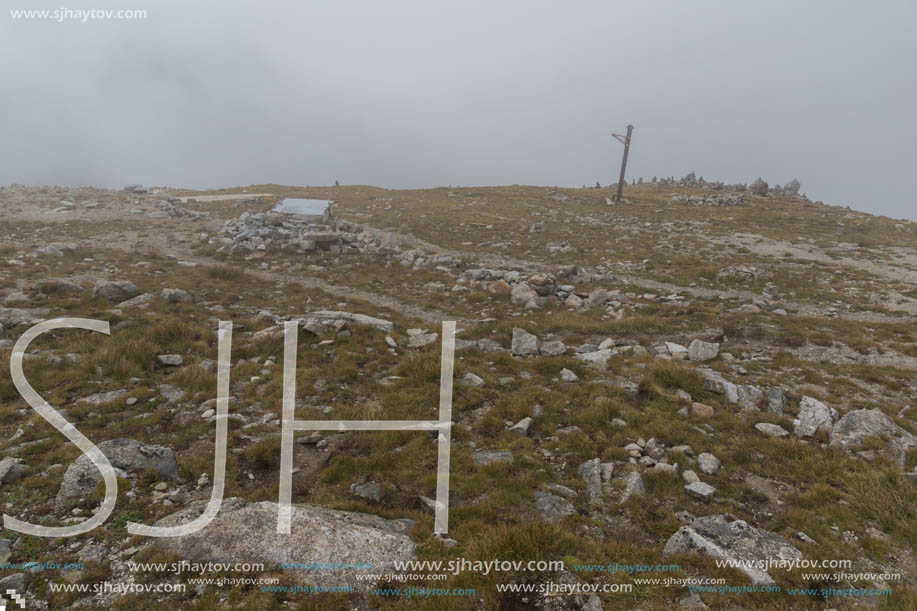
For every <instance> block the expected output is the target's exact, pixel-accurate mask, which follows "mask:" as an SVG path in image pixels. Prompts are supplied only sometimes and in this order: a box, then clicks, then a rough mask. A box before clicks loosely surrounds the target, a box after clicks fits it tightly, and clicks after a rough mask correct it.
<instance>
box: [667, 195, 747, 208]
mask: <svg viewBox="0 0 917 611" xmlns="http://www.w3.org/2000/svg"><path fill="white" fill-rule="evenodd" d="M672 203H673V204H688V205H690V206H744V205H745V198H744V197H742V195H741V194H737V195H713V194H709V195H685V194H683V193H672Z"/></svg>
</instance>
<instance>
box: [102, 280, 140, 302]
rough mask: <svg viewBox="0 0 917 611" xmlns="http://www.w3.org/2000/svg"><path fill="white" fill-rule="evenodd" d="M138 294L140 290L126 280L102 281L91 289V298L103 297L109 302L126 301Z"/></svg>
mask: <svg viewBox="0 0 917 611" xmlns="http://www.w3.org/2000/svg"><path fill="white" fill-rule="evenodd" d="M139 294H140V289H138V288H137V287H136V285H134V283H133V282H130V281H128V280H115V281H108V280H106V281H102V282H98V283H96V285H95V286H94V287H93V289H92V296H93V297H104V298H105V299H107V300H109V301H114V302H121V301H127V300H128V299H130V298H131V297H136V296H137V295H139Z"/></svg>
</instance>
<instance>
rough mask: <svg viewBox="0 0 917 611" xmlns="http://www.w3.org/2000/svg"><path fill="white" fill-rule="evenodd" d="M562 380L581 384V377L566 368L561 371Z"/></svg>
mask: <svg viewBox="0 0 917 611" xmlns="http://www.w3.org/2000/svg"><path fill="white" fill-rule="evenodd" d="M560 379H561V380H563V381H564V382H579V376H578V375H576V374H575V373H573V372H572V371H570V370H569V369H567V368H566V367H564V368H563V369H561V370H560Z"/></svg>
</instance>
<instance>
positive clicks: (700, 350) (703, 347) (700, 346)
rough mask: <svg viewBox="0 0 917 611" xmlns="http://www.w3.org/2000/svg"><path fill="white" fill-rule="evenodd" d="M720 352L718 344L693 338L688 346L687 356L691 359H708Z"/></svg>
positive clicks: (713, 357)
mask: <svg viewBox="0 0 917 611" xmlns="http://www.w3.org/2000/svg"><path fill="white" fill-rule="evenodd" d="M719 353H720V345H719V344H716V343H713V342H705V341H702V340H699V339H695V340H694V341H692V342H691V344H690V345H689V346H688V358H689V359H690V360H692V361H701V362H703V361H710V360H713V359H715V358H716V357H717V355H718V354H719Z"/></svg>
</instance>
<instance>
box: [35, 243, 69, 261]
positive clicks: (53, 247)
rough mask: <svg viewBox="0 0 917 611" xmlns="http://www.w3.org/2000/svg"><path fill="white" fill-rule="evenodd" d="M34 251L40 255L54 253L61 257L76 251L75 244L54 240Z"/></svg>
mask: <svg viewBox="0 0 917 611" xmlns="http://www.w3.org/2000/svg"><path fill="white" fill-rule="evenodd" d="M35 252H36V253H38V254H40V255H54V256H57V257H63V256H64V255H72V254H74V253H75V252H76V245H75V244H64V243H61V242H55V243H53V244H48V245H47V246H42V247H41V248H39V249H37V250H36V251H35Z"/></svg>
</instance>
